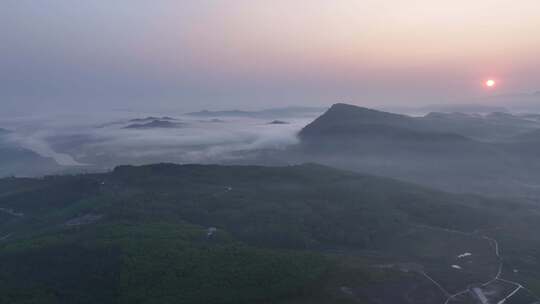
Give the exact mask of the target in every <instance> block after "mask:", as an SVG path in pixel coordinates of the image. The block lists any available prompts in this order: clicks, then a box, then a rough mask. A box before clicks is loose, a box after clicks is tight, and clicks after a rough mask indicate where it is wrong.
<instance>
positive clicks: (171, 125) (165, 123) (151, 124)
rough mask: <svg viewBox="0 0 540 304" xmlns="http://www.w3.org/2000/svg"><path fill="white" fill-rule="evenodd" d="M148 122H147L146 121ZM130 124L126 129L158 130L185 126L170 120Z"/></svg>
mask: <svg viewBox="0 0 540 304" xmlns="http://www.w3.org/2000/svg"><path fill="white" fill-rule="evenodd" d="M144 121H146V120H144ZM144 121H143V123H135V124H130V125H128V126H126V127H124V129H156V128H180V127H182V126H183V125H184V124H183V123H179V122H171V121H169V120H160V119H155V120H152V121H149V122H146V123H145V122H144Z"/></svg>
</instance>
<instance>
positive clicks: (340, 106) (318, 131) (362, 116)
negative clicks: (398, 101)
mask: <svg viewBox="0 0 540 304" xmlns="http://www.w3.org/2000/svg"><path fill="white" fill-rule="evenodd" d="M412 123H414V120H413V118H411V117H408V116H405V115H400V114H393V113H388V112H383V111H378V110H373V109H369V108H365V107H358V106H354V105H349V104H344V103H337V104H334V105H332V107H330V109H328V111H326V112H325V113H324V114H323V115H321V116H319V118H317V119H316V120H315V121H313V122H312V123H311V124H309V125H307V126H306V127H305V128H304V129H302V131H301V132H300V134H299V135H300V137H301V138H307V137H311V136H317V135H332V136H342V135H346V134H351V133H358V132H360V131H363V130H366V129H370V127H372V126H385V127H388V126H390V127H407V126H409V125H411V124H412Z"/></svg>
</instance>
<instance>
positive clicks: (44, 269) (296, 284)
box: [0, 164, 522, 303]
mask: <svg viewBox="0 0 540 304" xmlns="http://www.w3.org/2000/svg"><path fill="white" fill-rule="evenodd" d="M0 208H1V209H0V211H1V212H0V239H1V241H0V261H1V263H0V300H1V301H0V303H268V302H271V303H353V302H358V301H360V300H361V297H360V296H357V295H355V296H350V295H349V292H348V289H346V288H345V287H344V286H348V285H344V284H352V283H354V284H356V285H355V286H360V287H358V288H360V289H358V291H355V292H354V294H357V293H358V294H364V295H365V297H366V298H365V301H366V303H369V301H368V299H369V298H370V295H369V292H368V290H377V288H379V287H376V286H380V284H386V283H388V282H394V284H400V286H405V285H403V284H405V283H404V282H407V283H406V284H409V285H411V284H412V285H411V287H410V288H413V287H414V288H417V287H418V286H420V285H421V286H423V285H426V284H427V286H428V287H426V288H427V290H429V291H428V294H427V295H426V294H425V293H422V294H419V295H418V299H420V298H425V299H426V301H428V300H432V299H438V298H439V297H441V295H440V294H438V291H437V289H434V288H433V286H429V282H425V280H424V281H422V279H421V278H420V277H419V276H418V274H415V273H404V272H403V271H402V270H399V269H394V268H392V269H386V268H373V267H372V266H369V265H371V264H374V263H375V264H378V263H383V264H384V263H387V262H388V261H394V262H396V261H402V262H414V263H422V265H424V266H422V267H425V269H429V270H430V271H431V272H432V273H434V275H437V274H440V275H441V280H443V277H446V279H444V280H446V281H448V286H452V284H456V282H460V281H461V279H459V278H458V279H456V278H454V277H448V276H447V275H446V273H445V271H447V270H446V268H445V267H441V266H440V265H439V264H438V263H439V262H440V261H447V260H448V259H449V258H450V257H451V256H452V255H455V252H454V251H456V250H458V248H459V246H462V245H465V244H466V246H468V248H476V250H477V251H478V252H482V253H484V254H485V255H486V256H487V257H486V259H485V260H486V261H491V260H493V261H494V259H493V256H492V253H491V249H490V248H489V246H488V245H489V244H488V243H485V242H484V243H478V242H477V241H476V240H473V239H471V238H469V237H454V236H448V235H445V232H444V229H459V230H463V231H473V230H475V229H491V228H495V227H497V225H499V224H500V222H501V221H502V220H503V219H504V218H505V216H506V215H507V214H510V213H515V212H520V208H522V207H521V206H520V205H512V204H508V203H503V202H497V201H492V200H486V199H482V198H479V197H476V196H463V195H462V196H457V195H451V194H446V193H443V192H438V191H432V190H428V189H425V188H422V187H419V186H415V185H412V184H407V183H402V182H398V181H395V180H391V179H384V178H378V177H373V176H366V175H360V174H354V173H349V172H345V171H339V170H335V169H330V168H327V167H323V166H319V165H301V166H291V167H281V168H267V167H254V166H236V167H233V166H230V167H228V166H199V165H186V166H179V165H171V164H159V165H151V166H142V167H132V166H123V167H118V168H116V169H115V170H114V171H112V172H110V173H107V174H91V175H78V176H52V177H46V178H42V179H16V178H7V179H2V180H0ZM424 227H432V228H429V229H440V231H436V230H435V231H432V230H429V229H426V228H424ZM456 252H457V251H456ZM495 262H496V261H495ZM445 263H446V262H445ZM430 265H431V266H430ZM398 268H399V267H398ZM492 271H493V267H492V266H491V264H489V265H486V266H485V267H484V266H482V267H480V266H479V267H477V268H475V269H474V271H473V272H472V273H471V274H470V276H469V277H468V280H471V281H473V280H474V279H476V278H480V279H483V278H484V277H487V276H488V274H490V273H491V272H492ZM373 284H374V285H373ZM417 285H418V286H417ZM367 286H373V287H372V288H369V289H366V290H363V289H361V288H367ZM407 286H408V285H407ZM344 288H345V289H344ZM347 288H348V287H347ZM404 288H405V287H404ZM456 288H457V286H456ZM362 290H363V291H362ZM398 295H399V294H396V295H394V296H396V297H397V296H398ZM394 300H396V301H398V300H399V298H396V299H394ZM317 301H320V302H317ZM362 301H364V300H362ZM417 303H423V302H422V301H420V302H417ZM426 303H429V302H426Z"/></svg>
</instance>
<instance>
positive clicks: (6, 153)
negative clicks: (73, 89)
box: [0, 104, 540, 199]
mask: <svg viewBox="0 0 540 304" xmlns="http://www.w3.org/2000/svg"><path fill="white" fill-rule="evenodd" d="M0 126H2V127H3V128H4V129H5V130H4V131H3V132H2V133H1V134H0V138H1V139H2V147H3V148H2V149H3V150H2V151H3V156H2V158H0V162H4V163H6V164H9V166H8V165H4V166H2V167H1V168H0V174H2V175H4V176H6V175H19V176H27V175H43V174H53V173H62V172H67V173H76V172H101V171H106V170H110V169H112V168H114V167H115V166H118V165H122V164H135V165H137V164H149V163H158V162H174V163H219V164H255V165H290V164H300V163H306V162H317V163H322V164H326V165H330V166H334V167H337V168H343V169H347V170H353V171H358V172H362V173H371V174H376V175H381V176H388V177H394V178H398V179H402V180H407V181H413V182H415V183H419V184H423V185H426V186H430V187H434V188H438V189H441V190H445V191H451V192H459V193H477V194H482V195H488V196H501V195H503V196H513V197H521V198H525V199H535V198H537V197H538V196H540V183H539V182H538V181H540V173H538V172H540V165H539V164H540V156H539V155H540V115H538V114H535V113H513V114H512V113H509V112H489V113H474V112H472V113H471V112H462V113H461V112H429V113H426V114H422V115H418V116H407V115H403V114H395V113H390V112H384V111H378V110H373V109H368V108H363V107H357V106H352V105H347V104H335V105H333V106H332V107H330V109H328V110H326V109H324V108H303V107H290V108H282V109H270V110H263V111H256V112H250V111H240V110H231V111H200V112H192V113H187V114H186V113H175V112H170V111H169V112H165V113H164V112H162V113H134V112H127V111H115V112H108V113H94V114H86V115H82V114H69V115H68V114H64V115H44V116H39V117H35V116H34V117H22V118H11V119H3V120H1V121H0ZM10 151H11V153H10ZM13 151H20V152H19V153H13ZM29 164H31V165H29Z"/></svg>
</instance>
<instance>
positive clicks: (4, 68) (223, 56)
mask: <svg viewBox="0 0 540 304" xmlns="http://www.w3.org/2000/svg"><path fill="white" fill-rule="evenodd" d="M539 16H540V2H539V1H537V0H519V1H516V0H513V1H510V0H473V1H472V0H467V1H464V0H452V1H438V0H407V1H404V0H365V1H353V0H333V1H329V0H273V1H267V0H265V1H262V0H185V1H169V0H162V1H159V0H156V1H128V0H118V1H104V0H103V1H101V0H96V1H82V0H73V1H67V0H66V1H53V0H43V1H24V0H7V1H3V2H2V3H1V4H0V20H2V21H1V22H2V23H3V26H1V27H0V36H1V37H2V45H1V46H0V80H2V81H0V98H1V99H2V100H3V101H2V102H4V103H6V104H8V105H11V106H12V107H25V106H26V107H28V108H35V107H38V108H39V107H40V106H45V107H50V106H66V105H67V106H77V105H79V104H88V103H89V102H91V103H92V104H95V105H96V106H112V105H114V106H131V105H141V104H143V105H144V104H148V103H150V102H152V103H156V104H159V105H164V106H178V107H185V108H186V109H194V108H196V107H213V108H227V107H237V106H248V107H270V106H276V105H277V106H281V105H286V104H308V105H309V104H313V105H321V104H330V103H333V102H338V101H348V102H352V103H357V104H364V105H382V104H399V105H409V104H411V105H416V104H432V103H440V102H452V101H460V102H462V101H466V100H468V99H471V98H477V97H479V96H480V97H481V96H484V95H488V94H498V93H501V94H502V93H509V92H532V91H536V90H539V89H540V56H538V54H540V17H539ZM487 78H494V79H496V80H498V86H497V88H496V89H495V90H491V91H487V90H485V88H483V87H482V83H483V81H485V79H487Z"/></svg>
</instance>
